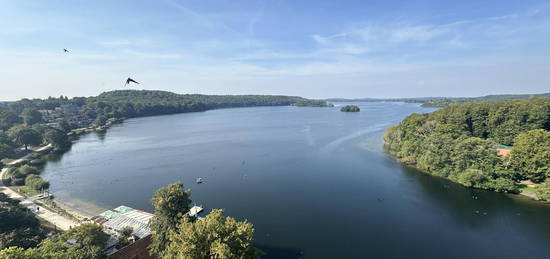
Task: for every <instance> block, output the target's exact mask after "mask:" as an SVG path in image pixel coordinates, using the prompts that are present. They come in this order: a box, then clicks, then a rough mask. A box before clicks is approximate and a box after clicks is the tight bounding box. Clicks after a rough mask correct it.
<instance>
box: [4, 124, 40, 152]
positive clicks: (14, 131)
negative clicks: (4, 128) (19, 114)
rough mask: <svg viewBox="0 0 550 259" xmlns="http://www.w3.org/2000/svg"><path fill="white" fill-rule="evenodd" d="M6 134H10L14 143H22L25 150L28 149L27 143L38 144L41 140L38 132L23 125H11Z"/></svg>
mask: <svg viewBox="0 0 550 259" xmlns="http://www.w3.org/2000/svg"><path fill="white" fill-rule="evenodd" d="M8 136H10V137H11V138H12V139H13V142H15V143H16V144H18V145H24V146H25V150H26V149H28V146H29V145H39V144H40V143H41V142H42V136H40V133H38V132H37V131H35V130H33V129H31V128H28V127H25V126H23V125H16V126H13V127H11V128H10V129H9V130H8Z"/></svg>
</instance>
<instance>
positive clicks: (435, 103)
mask: <svg viewBox="0 0 550 259" xmlns="http://www.w3.org/2000/svg"><path fill="white" fill-rule="evenodd" d="M535 97H538V98H550V93H544V94H499V95H486V96H481V97H449V98H437V99H433V100H430V101H427V102H424V103H423V104H422V106H423V107H445V106H448V105H450V104H456V103H479V102H497V101H512V100H523V99H529V98H535Z"/></svg>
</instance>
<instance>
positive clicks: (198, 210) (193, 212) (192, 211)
mask: <svg viewBox="0 0 550 259" xmlns="http://www.w3.org/2000/svg"><path fill="white" fill-rule="evenodd" d="M203 210H204V209H203V208H202V207H201V206H197V205H195V206H193V207H192V208H191V209H190V210H189V216H191V217H196V216H198V215H199V213H201V212H202V211H203Z"/></svg>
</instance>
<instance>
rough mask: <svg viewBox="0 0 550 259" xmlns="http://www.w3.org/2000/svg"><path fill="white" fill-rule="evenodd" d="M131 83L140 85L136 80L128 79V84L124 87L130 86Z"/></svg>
mask: <svg viewBox="0 0 550 259" xmlns="http://www.w3.org/2000/svg"><path fill="white" fill-rule="evenodd" d="M130 83H135V84H138V85H139V83H138V82H137V81H136V80H134V79H132V78H129V77H128V79H126V84H124V86H126V85H129V84H130Z"/></svg>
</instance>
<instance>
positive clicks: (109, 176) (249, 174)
mask: <svg viewBox="0 0 550 259" xmlns="http://www.w3.org/2000/svg"><path fill="white" fill-rule="evenodd" d="M338 105H343V104H338ZM359 106H360V107H361V112H359V113H343V112H340V111H339V107H334V108H297V107H259V108H239V109H222V110H213V111H207V112H200V113H188V114H178V115H168V116H157V117H147V118H139V119H131V120H127V121H125V122H124V123H123V124H120V125H117V126H114V127H112V128H111V129H109V130H108V131H107V133H104V134H89V135H85V136H83V137H81V139H80V140H78V141H77V142H76V143H75V144H74V146H73V147H72V149H71V151H69V152H68V153H66V154H65V155H63V156H62V157H61V158H59V159H58V160H57V161H52V162H50V163H48V164H47V166H46V169H45V172H44V177H45V178H46V179H47V180H49V181H50V183H51V190H52V192H53V193H54V194H55V195H56V197H57V199H59V200H60V201H62V202H65V203H68V204H70V205H72V206H75V207H78V208H80V209H83V210H85V211H88V212H90V213H98V212H101V211H102V210H104V209H110V208H113V207H116V206H118V205H122V204H123V205H127V206H131V207H134V208H139V209H143V210H149V211H152V207H151V205H150V203H149V199H150V197H151V195H152V194H153V192H154V191H155V190H156V189H158V188H159V187H162V186H165V185H167V184H169V183H172V182H175V181H182V182H183V183H184V184H185V186H186V188H191V189H192V198H193V201H194V202H195V203H196V204H200V205H203V206H204V207H205V208H206V209H207V210H208V211H209V210H210V209H212V208H223V209H225V211H226V215H229V216H233V217H236V218H239V219H248V220H249V221H251V222H253V223H254V226H255V228H256V235H255V241H256V243H257V244H258V246H260V247H262V248H263V249H264V250H266V251H269V252H270V254H271V258H297V257H299V256H300V254H303V257H305V258H369V257H370V258H382V257H383V258H443V257H445V258H550V246H549V244H550V206H545V205H542V204H539V203H535V202H532V201H529V200H527V199H524V198H521V197H517V196H512V195H502V194H496V193H490V192H484V191H479V190H470V189H466V188H463V187H461V186H457V185H455V184H452V183H449V182H447V181H445V180H443V179H439V178H436V177H431V176H429V175H425V174H422V173H419V172H417V171H415V170H413V169H409V168H405V167H403V166H401V165H400V164H399V163H398V162H395V161H394V160H392V159H391V158H389V157H388V156H387V155H385V154H384V152H383V150H382V140H381V136H382V135H383V132H384V130H385V128H387V127H388V126H389V125H391V124H395V123H397V122H399V121H400V120H402V119H403V118H404V117H405V116H407V115H409V114H411V113H413V112H420V113H423V112H429V111H431V110H430V109H425V108H421V107H419V106H418V105H415V104H403V103H360V104H359ZM197 177H202V178H203V179H205V183H204V184H201V185H198V184H195V179H196V178H197ZM474 195H475V196H478V197H479V198H478V199H472V196H474Z"/></svg>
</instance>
